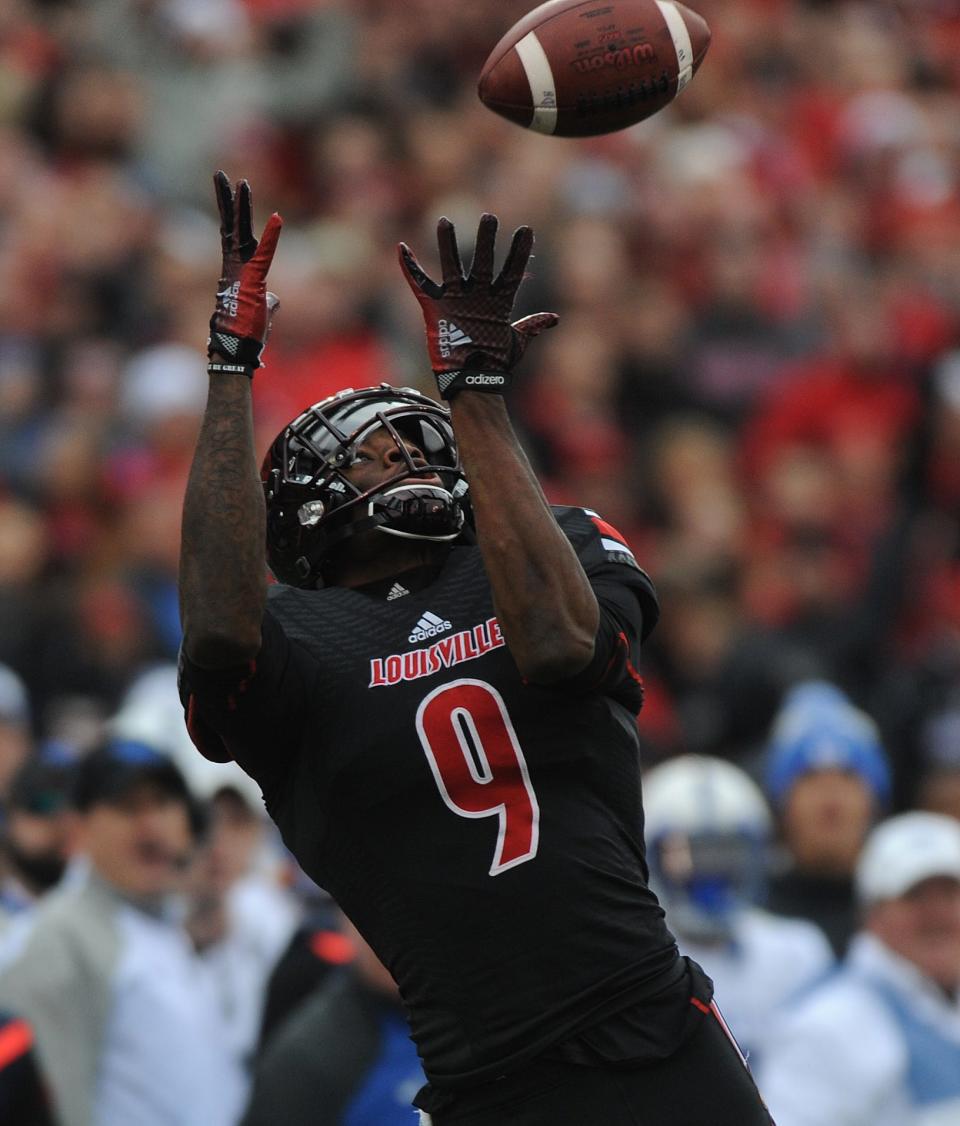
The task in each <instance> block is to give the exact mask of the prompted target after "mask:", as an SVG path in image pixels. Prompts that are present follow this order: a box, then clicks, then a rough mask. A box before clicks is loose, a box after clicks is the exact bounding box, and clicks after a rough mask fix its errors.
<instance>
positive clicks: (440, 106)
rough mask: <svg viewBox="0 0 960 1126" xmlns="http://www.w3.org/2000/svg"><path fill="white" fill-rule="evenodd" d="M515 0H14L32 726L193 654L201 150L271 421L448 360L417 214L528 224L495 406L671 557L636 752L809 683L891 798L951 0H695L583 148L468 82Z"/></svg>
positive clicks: (917, 724)
mask: <svg viewBox="0 0 960 1126" xmlns="http://www.w3.org/2000/svg"><path fill="white" fill-rule="evenodd" d="M529 6H530V5H529V3H528V2H527V0H507V2H500V3H496V4H476V3H474V4H470V5H461V4H446V3H437V2H436V0H405V2H404V3H402V4H400V3H397V2H396V0H352V2H350V3H346V2H334V0H326V2H325V0H83V2H81V0H73V2H71V0H32V2H31V0H4V2H3V4H2V5H0V662H2V663H5V664H7V665H9V666H10V667H11V668H13V669H14V670H16V671H17V672H18V673H19V674H20V675H21V676H22V678H23V680H24V681H25V683H26V686H27V689H28V693H29V703H30V709H31V716H32V725H33V734H34V735H35V736H36V738H38V739H39V740H57V741H65V742H67V743H69V744H73V745H78V744H83V743H84V741H87V740H89V739H90V737H91V732H92V731H93V730H95V728H96V726H97V725H98V724H99V723H101V722H102V720H103V719H105V718H106V717H108V716H109V715H110V714H111V713H112V712H113V711H114V710H115V709H116V708H117V707H118V705H119V704H120V702H121V700H122V699H123V696H124V693H125V691H126V690H127V688H128V687H129V686H130V684H131V683H132V681H133V680H134V679H135V678H136V677H137V676H138V675H139V673H141V672H143V671H144V670H146V669H147V668H149V667H150V666H151V665H152V664H154V663H155V662H157V661H170V660H172V659H174V658H175V655H176V651H177V645H178V641H179V628H178V622H177V614H176V599H175V567H176V558H177V548H178V521H179V509H180V499H181V494H182V490H183V486H184V480H185V475H186V472H187V467H188V463H189V459H190V456H191V451H192V444H193V440H194V436H195V432H196V428H197V421H198V416H199V412H200V411H201V410H202V405H203V400H204V393H205V380H206V376H205V373H204V369H203V356H204V343H205V337H206V321H207V318H208V316H209V313H210V308H211V296H212V293H213V290H214V286H215V281H216V273H217V266H218V262H219V259H218V253H219V247H218V240H217V231H216V224H215V209H214V206H213V193H212V189H211V181H210V176H211V174H212V172H213V170H214V169H215V168H217V167H222V168H224V169H225V170H226V171H227V173H228V174H229V175H230V176H231V177H240V176H245V177H247V178H248V179H249V180H250V181H251V183H252V185H253V188H254V199H255V210H256V216H257V218H258V222H259V223H260V224H261V225H262V222H263V220H264V219H265V218H266V216H267V215H268V214H269V212H270V211H271V210H274V209H276V210H279V211H280V212H281V213H282V214H283V216H284V219H285V221H286V227H285V230H284V235H283V241H282V244H281V249H280V252H279V254H278V258H277V262H276V264H275V267H274V270H273V273H272V275H271V285H272V288H273V289H275V290H276V292H278V293H279V294H280V297H281V301H282V309H281V311H280V313H279V314H278V317H277V320H276V324H275V333H274V339H273V340H272V342H271V345H270V349H269V352H268V364H269V366H268V367H267V369H266V370H265V371H264V372H263V373H262V374H261V375H260V376H259V377H258V379H257V382H256V386H255V399H256V409H257V421H258V427H259V430H260V438H261V448H264V447H265V445H266V443H267V441H268V440H269V438H270V437H271V436H272V435H273V434H274V433H275V432H276V431H277V430H278V429H279V428H280V427H281V426H282V425H283V424H284V423H285V422H286V421H287V420H288V419H289V418H290V417H292V416H293V415H294V414H295V413H296V412H297V411H298V410H299V409H300V408H301V407H302V406H303V405H304V404H306V403H308V402H312V401H315V400H317V399H319V398H321V397H323V396H324V395H326V394H327V393H329V392H331V391H333V390H335V389H339V388H341V387H343V386H347V385H352V386H362V385H365V384H368V383H371V382H376V381H378V380H381V379H387V380H389V381H392V382H397V383H406V384H412V385H415V386H419V387H421V388H422V389H426V390H429V389H430V382H431V381H430V380H429V378H427V376H428V375H429V373H427V372H426V371H425V369H426V364H425V352H424V348H423V346H422V340H421V331H422V330H421V326H420V323H419V313H418V310H417V308H416V305H415V303H414V302H412V301H411V300H410V299H409V295H408V294H407V292H406V288H405V287H404V286H403V285H402V284H401V279H400V274H399V271H398V269H397V266H396V263H395V250H394V247H395V244H396V242H397V241H398V239H401V238H403V239H405V240H406V241H408V242H410V243H411V244H412V245H413V246H414V247H415V248H417V249H418V250H420V252H421V253H422V256H423V257H424V259H425V260H429V261H432V260H433V259H432V254H433V246H434V241H433V239H434V236H433V226H434V222H435V219H436V217H437V216H439V215H441V214H447V215H449V216H450V217H451V218H452V219H453V220H454V221H455V222H456V223H457V224H458V226H459V228H460V229H461V230H462V232H464V233H466V232H470V231H471V230H472V229H474V224H475V221H476V218H477V216H478V215H479V213H480V212H481V211H482V210H485V209H486V210H492V211H494V212H496V213H497V214H498V215H499V216H500V218H501V222H502V225H503V227H504V228H506V229H511V228H512V227H514V226H516V225H517V224H519V223H521V222H528V223H530V224H532V225H533V226H534V228H535V230H536V232H537V239H538V241H537V251H536V258H535V260H534V264H533V277H532V279H531V280H530V281H529V282H528V283H527V286H526V287H525V292H524V293H523V294H522V300H523V302H524V308H523V310H522V311H523V312H528V311H534V310H536V309H539V308H551V309H556V310H557V311H558V312H560V313H561V315H562V321H561V326H560V327H559V328H558V329H557V330H555V332H553V333H551V334H550V336H549V337H546V338H544V340H543V341H542V342H541V346H540V347H538V348H537V349H535V350H533V352H532V355H531V358H530V359H529V360H528V361H527V364H526V366H525V370H524V375H523V378H522V380H521V385H520V389H519V390H518V391H517V392H516V394H515V397H514V401H513V404H512V406H513V410H514V413H515V416H516V418H517V419H518V422H519V424H520V426H521V428H522V432H523V435H524V438H525V441H526V444H527V447H528V449H529V450H530V452H531V455H532V456H533V458H534V459H535V462H536V464H537V467H538V469H539V471H540V472H541V473H542V475H543V477H544V479H545V481H546V482H547V485H548V490H549V492H550V495H551V497H552V498H553V499H555V500H557V501H568V500H576V501H577V502H579V503H584V504H588V505H590V506H592V507H595V508H597V509H599V510H600V511H602V512H603V513H604V515H605V516H607V518H608V519H610V520H611V521H612V522H614V523H616V524H618V525H620V526H621V528H622V530H623V531H624V532H625V533H626V534H627V535H628V536H629V538H630V539H631V541H632V543H633V545H634V547H635V549H636V552H637V555H638V556H639V557H641V558H642V559H643V560H644V561H645V565H646V567H647V569H648V570H649V571H650V573H651V574H652V576H653V577H654V579H655V580H656V581H657V583H658V584H659V586H660V588H661V592H662V597H663V603H664V615H663V623H662V625H661V627H660V629H659V630H658V632H657V634H656V636H655V640H654V643H653V645H652V646H651V648H650V649H649V651H648V655H647V661H646V678H647V691H648V703H647V708H646V711H645V714H644V717H643V719H642V721H641V728H642V731H643V734H644V737H645V739H646V742H647V744H648V748H649V755H650V758H651V761H656V760H658V759H660V758H664V757H668V756H670V755H672V754H674V753H676V752H678V751H680V750H686V751H696V752H707V753H718V754H721V755H723V756H726V757H730V758H733V759H736V760H738V761H740V762H741V763H747V764H749V763H750V762H751V761H752V760H753V758H754V757H755V756H756V754H757V751H758V749H759V747H760V745H761V743H762V740H763V738H764V736H765V733H766V730H767V728H768V725H769V722H770V719H771V717H772V715H773V713H774V711H775V709H776V706H777V704H778V702H779V700H780V698H781V696H782V693H783V690H784V688H785V687H787V686H788V685H789V684H791V683H793V682H795V681H796V680H798V679H802V678H804V677H807V676H809V675H816V676H821V677H824V678H826V679H830V680H833V681H834V682H836V683H838V684H839V685H840V686H841V687H843V688H844V689H845V690H846V691H847V692H848V693H849V694H850V695H851V697H852V698H853V700H854V701H855V702H856V703H857V704H859V705H860V706H862V707H864V708H865V709H866V710H867V711H868V712H870V714H872V715H873V716H874V718H875V719H876V720H877V721H878V722H879V723H880V725H881V728H882V731H883V734H884V741H885V743H886V746H887V749H888V752H889V753H890V754H891V756H892V757H893V759H894V767H895V794H896V799H895V804H896V805H897V806H899V807H905V806H909V805H910V804H912V803H914V802H915V801H917V800H918V787H919V786H921V785H925V784H926V780H927V776H928V775H929V774H930V772H931V771H932V770H934V769H936V770H937V771H941V770H943V769H946V768H947V767H953V768H954V769H960V733H958V732H960V711H958V708H960V701H958V679H960V671H958V670H960V537H958V521H957V514H958V511H960V351H958V350H957V349H958V348H960V339H958V315H960V269H958V265H960V253H958V251H960V61H958V60H960V11H958V6H957V5H956V4H955V3H954V2H953V0H904V2H902V3H901V2H896V0H873V2H870V3H855V2H845V0H836V2H830V0H820V2H814V0H807V2H801V0H700V3H699V9H700V10H701V11H702V13H703V15H704V16H705V17H706V18H707V20H708V22H709V23H710V25H711V28H712V29H713V34H714V38H713V44H712V47H711V50H710V53H709V56H708V59H707V62H706V64H705V65H704V67H703V69H702V71H701V72H700V74H699V75H698V76H697V79H696V81H695V82H694V83H693V84H692V86H691V87H690V88H689V89H688V90H686V91H685V92H684V93H683V95H682V97H681V98H680V99H679V100H678V101H677V102H676V103H675V104H674V105H673V106H672V107H670V108H669V109H668V110H667V111H666V112H664V113H662V114H660V115H659V116H658V117H656V118H655V119H653V120H651V121H649V122H646V123H643V124H641V125H640V126H638V127H635V128H634V129H632V130H629V131H626V132H623V133H620V134H616V135H613V136H609V137H605V138H598V139H595V140H587V141H562V140H558V139H554V138H544V137H540V136H536V135H532V134H528V133H526V132H524V131H522V130H520V129H518V128H515V127H512V126H510V125H508V124H506V123H504V122H503V121H501V120H499V119H498V118H496V117H495V116H494V115H493V114H491V113H489V112H488V111H486V110H485V109H484V108H483V107H482V106H481V105H480V104H479V102H478V100H477V98H476V95H475V78H476V75H477V73H478V70H479V67H480V65H481V64H482V62H483V59H484V57H485V55H486V53H487V51H488V50H489V48H490V46H491V44H492V43H494V42H495V41H496V40H497V39H498V38H499V36H500V35H501V34H502V32H503V31H504V30H505V29H506V27H508V26H509V25H510V23H512V22H513V20H515V19H516V18H518V17H519V16H520V15H521V14H522V13H523V12H524V11H525V10H526V9H527V8H528V7H529ZM467 241H469V240H468V239H467ZM467 250H469V247H467Z"/></svg>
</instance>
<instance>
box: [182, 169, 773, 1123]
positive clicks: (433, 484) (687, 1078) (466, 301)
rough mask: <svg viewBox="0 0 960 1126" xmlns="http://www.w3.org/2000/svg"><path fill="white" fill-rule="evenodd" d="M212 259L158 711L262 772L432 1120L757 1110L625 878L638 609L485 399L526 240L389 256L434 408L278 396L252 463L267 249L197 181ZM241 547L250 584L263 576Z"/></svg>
mask: <svg viewBox="0 0 960 1126" xmlns="http://www.w3.org/2000/svg"><path fill="white" fill-rule="evenodd" d="M216 189H217V198H218V202H219V206H220V213H221V219H222V227H221V234H222V249H223V274H222V277H221V281H220V290H219V293H218V301H217V306H216V310H215V312H214V314H213V318H212V320H211V332H210V341H209V355H210V366H209V370H210V393H209V401H208V405H207V409H206V413H205V416H204V420H203V424H202V428H201V433H200V436H199V439H198V445H197V450H196V455H195V460H194V464H193V469H192V472H191V476H190V481H189V484H188V487H187V494H186V499H185V508H184V521H183V549H182V563H181V576H180V589H181V602H182V614H183V625H184V642H183V657H182V670H181V685H182V695H183V699H184V703H185V709H186V716H187V723H188V726H189V729H190V731H191V733H192V737H193V738H194V741H195V742H196V744H197V746H198V747H199V748H200V750H201V751H202V752H203V753H204V754H205V755H207V756H208V757H211V758H213V759H220V760H225V759H234V760H235V761H237V762H238V763H239V764H240V766H241V767H243V769H244V770H246V771H247V772H248V773H249V774H250V775H251V776H252V777H253V778H254V779H255V780H256V781H257V782H258V783H259V784H260V786H261V788H262V790H263V795H264V800H265V803H266V807H267V809H268V811H269V813H270V815H271V816H272V817H273V818H274V820H275V821H276V823H277V825H278V826H279V828H280V831H281V833H282V834H283V837H284V840H285V841H286V843H287V845H288V846H289V847H290V849H291V850H292V852H293V853H294V855H295V856H296V857H297V859H298V860H299V862H300V864H301V865H302V867H303V868H304V870H305V871H306V872H307V873H308V875H310V876H311V877H312V878H313V879H314V880H315V881H316V882H317V883H318V884H319V885H320V886H322V887H323V888H325V889H326V890H327V891H328V892H329V893H330V894H331V895H332V896H333V897H334V898H335V899H336V901H337V902H338V903H339V905H340V906H341V907H342V909H343V910H344V911H345V913H346V914H347V916H348V917H349V918H350V919H351V920H352V922H353V923H354V924H355V926H356V927H357V929H358V930H359V931H360V933H361V934H362V935H363V936H364V938H365V939H366V940H367V942H368V943H369V944H370V946H371V947H372V948H373V950H374V951H375V952H376V954H377V955H378V957H379V958H380V960H381V961H382V962H383V963H384V965H385V966H386V967H387V968H388V969H389V971H390V973H391V974H392V976H393V977H394V979H395V980H396V982H397V984H398V986H399V989H400V993H401V995H402V998H403V1001H404V1004H405V1007H406V1011H407V1014H408V1017H409V1022H410V1028H411V1032H412V1036H413V1039H414V1041H415V1043H416V1045H417V1048H418V1051H419V1053H420V1056H421V1058H422V1061H423V1067H424V1071H425V1074H426V1076H427V1079H428V1080H429V1082H428V1084H427V1085H426V1086H425V1087H424V1088H423V1089H422V1090H421V1091H420V1092H419V1094H418V1095H417V1097H416V1099H415V1105H416V1106H417V1107H418V1108H420V1110H421V1113H422V1117H423V1120H424V1122H431V1121H432V1122H433V1123H434V1126H448V1124H454V1123H461V1122H463V1123H465V1122H468V1121H469V1122H470V1123H471V1124H474V1126H481V1124H486V1123H489V1124H491V1126H493V1124H496V1126H505V1124H510V1123H518V1124H525V1126H526V1124H529V1126H534V1124H541V1123H543V1124H549V1126H563V1124H566V1123H569V1124H576V1126H585V1124H590V1126H593V1124H599V1123H603V1124H604V1126H620V1124H622V1126H627V1124H628V1123H629V1124H635V1123H637V1122H639V1121H643V1122H651V1123H653V1122H658V1123H660V1122H662V1123H668V1122H669V1123H683V1124H684V1126H698V1124H703V1126H706V1124H707V1123H709V1124H710V1126H754V1124H764V1126H766V1124H767V1123H768V1122H769V1117H768V1115H767V1113H766V1111H765V1110H764V1107H763V1104H762V1102H761V1100H760V1097H759V1095H758V1093H757V1090H756V1087H755V1086H754V1084H753V1081H752V1079H751V1078H750V1075H749V1073H748V1071H747V1070H746V1068H745V1066H744V1064H743V1062H742V1059H741V1057H740V1056H739V1053H738V1052H737V1049H736V1047H735V1045H734V1043H733V1042H732V1040H731V1039H730V1038H729V1037H728V1035H727V1033H726V1030H725V1027H724V1025H723V1022H722V1020H721V1018H720V1016H719V1013H718V1010H717V1009H716V1007H715V1006H714V1004H713V1002H712V987H711V983H710V981H709V979H708V978H706V976H705V975H704V974H703V972H702V971H701V970H700V969H699V967H698V966H697V965H696V964H695V963H692V962H690V961H688V960H687V959H685V958H681V957H680V955H679V954H678V952H677V948H676V944H675V942H674V940H673V937H672V936H671V934H670V933H669V931H668V930H667V928H666V926H665V924H664V919H663V912H662V910H661V908H660V906H659V905H658V903H657V900H656V898H655V896H654V895H653V893H652V892H651V891H650V890H649V888H648V887H647V866H646V862H645V859H644V847H643V837H642V814H641V808H640V782H639V762H638V740H637V730H636V722H635V716H636V712H637V710H638V709H639V707H640V704H641V685H640V677H639V674H638V672H637V664H638V661H639V653H640V645H641V643H642V641H643V639H644V638H645V637H646V636H647V634H648V633H649V632H650V630H651V629H652V628H653V626H654V624H655V622H656V619H657V613H658V608H657V599H656V594H655V592H654V589H653V586H652V584H651V582H650V580H649V578H648V577H647V576H646V575H645V574H644V572H643V571H642V570H641V569H640V567H639V566H638V565H637V562H636V560H635V559H634V557H633V554H632V553H631V551H630V549H629V547H628V546H627V544H626V543H625V542H624V541H623V539H622V537H621V536H620V535H619V533H618V532H617V531H616V530H615V529H614V528H612V527H610V526H609V525H608V524H606V523H605V522H604V521H603V520H602V519H601V517H600V516H598V515H597V514H596V513H594V512H591V511H589V510H585V509H582V508H572V507H570V508H551V507H550V506H549V505H548V504H547V502H546V500H545V499H544V496H543V493H542V491H541V489H540V487H539V485H538V483H537V480H536V478H535V476H534V474H533V472H532V470H531V468H530V466H529V465H528V463H527V461H526V458H525V457H524V454H523V452H522V450H521V448H520V445H519V443H518V441H517V438H516V437H515V435H514V432H513V429H512V427H511V424H510V420H509V417H508V414H507V410H506V407H505V404H504V399H503V392H504V391H505V390H506V388H507V387H508V386H509V385H510V382H511V379H512V372H513V369H514V365H515V364H516V362H517V361H518V360H519V359H520V357H521V356H522V354H523V352H524V349H525V347H526V346H527V344H528V343H529V341H530V340H531V339H532V337H534V336H535V335H537V334H538V333H539V332H540V331H542V330H543V329H546V328H548V327H551V326H552V325H553V324H554V323H555V322H556V320H557V317H556V315H555V314H552V313H538V314H535V315H533V316H530V317H526V318H524V319H523V320H520V321H518V322H516V323H511V320H510V315H511V311H512V308H513V305H514V299H515V296H516V293H517V289H518V287H519V285H520V282H521V280H522V278H523V275H524V270H525V268H526V265H527V261H528V258H529V256H530V252H531V248H532V245H533V233H532V231H531V230H530V229H529V228H528V227H521V228H520V229H519V230H518V231H517V232H516V233H515V234H514V236H513V241H512V244H511V246H510V249H509V251H508V253H507V257H506V261H505V263H504V264H503V267H502V269H501V270H500V271H499V272H496V271H495V267H494V238H495V233H496V228H497V220H496V219H495V218H494V217H493V216H492V215H484V216H483V217H482V218H481V220H480V227H479V231H478V234H477V240H476V247H475V252H474V257H473V263H472V266H471V268H470V270H469V272H465V271H464V270H463V267H462V266H461V262H460V257H459V253H458V250H457V242H456V237H455V233H454V230H453V227H452V225H451V224H450V223H449V222H448V221H447V220H446V219H441V220H440V223H439V226H438V241H439V250H440V263H441V270H442V280H441V281H440V282H436V281H433V280H432V279H431V278H430V277H429V276H428V275H427V274H426V273H425V271H424V270H423V269H422V268H421V267H420V265H419V264H418V262H417V261H416V259H415V257H414V256H413V254H412V252H411V251H410V250H409V248H408V247H406V246H405V245H404V244H401V246H400V248H399V250H400V264H401V268H402V271H403V274H404V276H405V278H406V280H407V282H408V284H409V285H410V287H411V288H412V290H413V293H414V295H415V296H416V298H417V300H418V301H419V303H420V305H421V307H422V310H423V314H424V319H425V323H426V332H427V341H428V347H429V354H430V359H431V365H432V368H433V371H434V374H435V376H436V379H437V386H438V390H439V395H440V398H441V399H442V400H444V401H445V402H446V403H447V404H448V405H446V406H443V405H441V404H440V403H439V402H437V401H434V400H433V399H430V398H428V397H427V396H425V395H422V394H420V393H418V392H417V391H414V390H411V389H408V388H394V387H390V386H388V385H386V384H382V385H381V386H379V387H373V388H366V389H363V390H360V391H353V390H349V391H345V392H342V393H340V394H338V395H334V396H333V397H332V398H329V399H327V400H325V401H323V402H321V403H318V404H316V405H314V406H311V407H309V408H308V409H306V410H305V411H304V412H303V413H302V414H301V415H300V416H299V417H298V418H296V419H295V420H294V421H293V422H292V423H291V424H290V425H289V426H287V427H286V428H285V429H284V431H283V432H282V433H281V434H280V435H279V436H278V438H277V439H276V441H275V442H274V443H273V445H272V446H271V448H270V450H269V452H268V454H267V456H266V460H265V461H264V463H263V468H262V471H261V474H260V475H259V476H258V474H257V471H256V461H255V457H254V442H253V426H252V420H251V413H252V412H251V379H252V377H253V376H254V374H255V372H256V371H257V369H258V368H259V367H260V366H261V353H262V349H263V345H264V343H265V341H266V338H267V333H268V330H269V326H270V318H271V313H272V311H273V309H274V308H275V306H276V298H275V297H274V296H273V295H272V294H269V293H268V292H267V289H266V278H267V272H268V270H269V267H270V262H271V259H272V257H273V253H274V250H275V248H276V244H277V239H278V236H279V233H280V225H281V220H280V218H279V216H277V215H274V216H272V217H271V218H270V219H269V220H268V222H267V225H266V227H265V229H264V232H263V237H262V238H261V240H260V241H259V242H258V241H257V239H256V238H255V237H254V234H253V227H252V220H251V203H250V189H249V186H248V185H247V183H246V182H245V181H242V180H241V181H240V182H239V184H238V185H237V187H236V190H235V191H234V190H233V189H232V187H231V185H230V183H229V181H228V180H227V178H226V177H225V176H224V175H223V174H222V173H218V174H217V176H216ZM264 544H266V562H267V563H268V564H269V568H270V570H271V571H272V572H273V575H274V577H275V578H276V580H277V582H276V584H274V585H272V586H270V587H269V590H268V583H267V578H266V568H265V566H264V553H265V549H264Z"/></svg>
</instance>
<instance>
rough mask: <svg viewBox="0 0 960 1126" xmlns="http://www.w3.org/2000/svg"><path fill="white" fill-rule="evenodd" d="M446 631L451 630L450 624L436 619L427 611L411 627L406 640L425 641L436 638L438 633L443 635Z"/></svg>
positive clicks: (441, 619)
mask: <svg viewBox="0 0 960 1126" xmlns="http://www.w3.org/2000/svg"><path fill="white" fill-rule="evenodd" d="M448 629H453V625H452V623H451V622H445V621H444V620H443V618H438V617H437V615H436V614H431V613H430V611H429V610H427V611H425V612H424V614H423V616H422V617H421V618H420V621H419V622H417V624H416V625H415V626H414V627H413V632H412V633H411V634H410V636H409V638H408V639H407V640H408V641H426V640H427V639H428V638H430V637H436V636H437V634H438V633H445V632H446V631H447V630H448Z"/></svg>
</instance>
